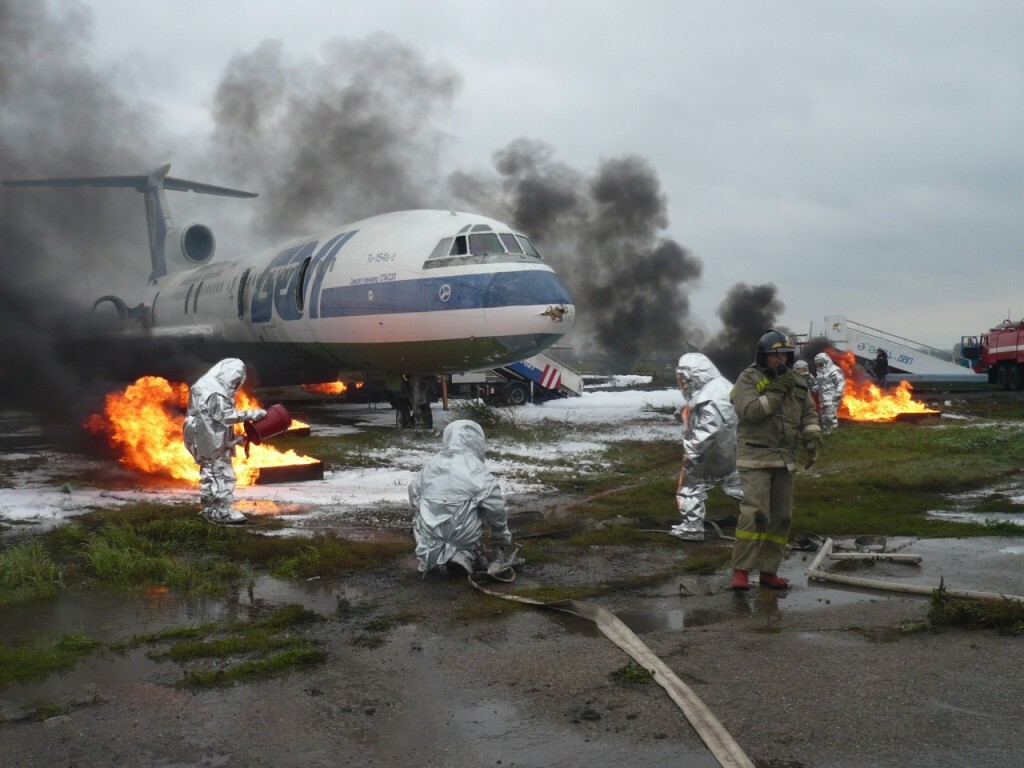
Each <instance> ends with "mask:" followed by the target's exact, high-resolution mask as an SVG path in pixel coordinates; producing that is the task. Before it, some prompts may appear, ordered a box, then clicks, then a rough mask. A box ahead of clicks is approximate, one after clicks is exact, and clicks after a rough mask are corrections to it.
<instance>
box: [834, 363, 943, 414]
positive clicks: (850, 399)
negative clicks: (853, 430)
mask: <svg viewBox="0 0 1024 768" xmlns="http://www.w3.org/2000/svg"><path fill="white" fill-rule="evenodd" d="M825 353H826V354H827V355H828V356H829V357H831V358H832V361H833V362H834V363H835V364H836V365H838V366H839V367H840V368H841V369H842V371H843V376H844V377H845V378H846V389H845V390H844V391H843V402H842V403H841V404H840V406H839V418H841V419H849V420H851V421H895V420H896V419H897V417H899V416H900V415H901V414H904V413H920V414H929V413H934V414H937V413H939V412H938V411H936V410H934V409H932V408H929V407H928V406H926V405H925V404H924V403H919V402H917V401H916V400H914V399H913V387H911V386H910V382H907V381H901V382H900V383H899V384H898V385H897V386H895V387H893V388H891V389H884V390H883V389H879V388H878V385H877V384H875V383H874V382H872V381H871V380H870V379H869V378H867V375H866V374H865V373H864V370H863V369H862V368H861V367H860V366H859V365H857V358H855V357H854V355H853V353H852V352H850V351H846V352H839V351H838V350H835V349H827V350H825Z"/></svg>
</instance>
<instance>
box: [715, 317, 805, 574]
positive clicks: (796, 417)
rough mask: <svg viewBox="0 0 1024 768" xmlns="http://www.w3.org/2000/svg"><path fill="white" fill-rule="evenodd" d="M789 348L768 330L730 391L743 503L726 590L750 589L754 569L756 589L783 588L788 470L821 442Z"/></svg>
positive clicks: (785, 340) (790, 472)
mask: <svg viewBox="0 0 1024 768" xmlns="http://www.w3.org/2000/svg"><path fill="white" fill-rule="evenodd" d="M794 356H795V350H794V348H793V344H792V343H791V342H790V340H789V337H788V336H786V334H784V333H782V332H781V331H776V330H771V331H767V332H766V333H765V334H764V335H763V336H761V338H760V339H759V340H758V342H757V353H756V355H755V358H754V364H753V365H751V366H749V367H748V368H746V369H745V370H744V371H743V372H742V373H741V374H740V376H739V378H738V379H737V380H736V386H735V387H733V390H732V398H731V399H732V404H733V407H734V408H735V409H736V416H737V418H738V419H739V423H738V425H737V430H736V468H737V469H738V470H739V473H740V480H741V482H742V484H743V501H742V502H741V503H740V518H739V522H738V523H737V525H736V544H735V546H734V547H733V552H732V567H733V580H732V588H733V589H735V590H747V589H749V588H750V581H749V573H750V571H751V570H755V569H756V570H757V571H759V576H760V578H759V580H758V581H759V583H760V585H761V586H762V587H770V588H772V589H786V588H787V587H788V586H789V582H788V581H786V580H785V579H783V578H781V577H779V576H778V570H779V566H780V565H781V564H782V558H783V555H784V554H785V550H786V542H787V541H788V539H789V528H790V523H791V518H792V515H793V475H794V474H795V472H796V469H797V450H798V448H799V446H800V444H801V443H802V444H803V447H804V449H805V450H806V451H807V462H806V465H805V468H810V466H811V464H813V463H814V462H815V460H816V459H817V457H818V449H819V448H820V447H821V427H820V426H819V424H818V414H817V412H816V411H815V409H814V401H813V400H812V398H811V393H810V391H809V390H808V389H807V384H806V382H805V381H804V379H803V377H801V376H799V375H797V374H796V373H795V372H794V371H793V368H792V365H793V358H794Z"/></svg>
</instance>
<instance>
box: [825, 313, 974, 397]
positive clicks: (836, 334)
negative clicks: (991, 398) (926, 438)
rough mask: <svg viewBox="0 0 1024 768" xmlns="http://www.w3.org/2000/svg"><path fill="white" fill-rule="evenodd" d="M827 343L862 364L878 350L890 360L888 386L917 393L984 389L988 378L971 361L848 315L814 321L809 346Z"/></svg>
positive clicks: (830, 316) (832, 316)
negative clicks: (903, 385)
mask: <svg viewBox="0 0 1024 768" xmlns="http://www.w3.org/2000/svg"><path fill="white" fill-rule="evenodd" d="M821 338H824V339H826V340H827V341H828V342H829V344H830V345H832V346H833V347H835V348H836V349H838V350H840V351H843V352H847V351H848V352H852V353H853V354H854V356H855V357H857V358H858V360H859V362H860V363H861V364H865V363H868V362H871V361H873V360H874V359H875V354H876V353H877V352H878V350H879V349H884V350H885V353H886V355H888V357H889V382H890V383H894V382H897V381H901V380H906V381H909V382H910V383H911V384H912V385H913V387H914V388H915V389H932V390H965V389H985V388H986V387H987V386H988V377H987V376H985V375H983V374H978V373H975V372H974V371H973V370H971V367H970V361H969V360H966V359H964V358H963V357H960V356H959V355H956V354H954V353H953V351H952V350H950V351H946V350H942V349H936V348H935V347H930V346H928V345H927V344H921V343H920V342H916V341H911V340H910V339H907V338H904V337H903V336H898V335H896V334H893V333H889V332H887V331H881V330H879V329H878V328H872V327H871V326H870V325H863V324H862V323H856V322H854V321H853V320H848V319H847V318H846V316H845V315H825V316H824V317H816V318H814V319H813V320H811V327H810V331H809V333H808V334H807V342H808V343H813V342H815V341H816V340H818V339H821Z"/></svg>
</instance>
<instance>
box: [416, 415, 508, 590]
mask: <svg viewBox="0 0 1024 768" xmlns="http://www.w3.org/2000/svg"><path fill="white" fill-rule="evenodd" d="M485 451H486V442H485V439H484V431H483V429H481V427H480V425H479V424H477V423H476V422H475V421H470V420H468V419H459V420H458V421H453V422H452V423H451V424H449V425H448V426H447V427H445V429H444V433H443V435H442V437H441V453H439V454H438V455H436V456H434V457H433V458H431V459H430V460H429V461H428V462H427V463H426V465H425V466H424V467H423V469H422V470H420V473H419V474H418V475H416V477H415V478H413V480H412V482H411V483H409V501H410V502H411V503H412V506H413V507H414V508H415V509H416V514H415V517H414V519H413V527H412V531H413V536H414V537H415V538H416V557H417V559H418V560H419V569H420V571H422V572H423V574H424V575H426V573H427V572H428V571H431V570H433V569H434V568H439V567H441V566H445V567H446V568H447V570H448V572H449V573H453V574H457V573H461V572H463V571H465V572H467V573H472V572H473V571H475V570H485V569H486V568H487V564H486V563H484V562H483V560H482V559H481V556H482V554H483V544H482V542H481V538H482V536H483V530H484V525H487V527H488V529H489V532H490V536H491V541H492V542H495V543H497V546H498V549H499V550H500V551H504V550H505V548H507V547H508V546H509V545H510V544H511V543H512V533H511V532H510V531H509V529H508V510H507V509H506V508H505V495H504V494H503V493H502V492H501V486H500V485H498V481H497V479H495V477H494V475H492V474H491V472H490V470H489V469H487V467H486V466H485V464H484V454H485Z"/></svg>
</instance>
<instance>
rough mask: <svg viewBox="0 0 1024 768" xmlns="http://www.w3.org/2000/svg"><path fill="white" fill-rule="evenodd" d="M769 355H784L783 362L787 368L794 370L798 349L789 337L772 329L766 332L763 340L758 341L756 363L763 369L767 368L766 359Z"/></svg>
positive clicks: (762, 337)
mask: <svg viewBox="0 0 1024 768" xmlns="http://www.w3.org/2000/svg"><path fill="white" fill-rule="evenodd" d="M769 354H779V355H782V360H783V362H784V363H785V364H786V366H787V367H789V368H792V367H793V360H794V358H795V357H796V348H795V347H794V346H793V342H792V341H790V340H789V336H787V335H786V334H784V333H783V332H782V331H776V330H775V329H772V330H770V331H765V332H764V334H763V335H762V336H761V338H760V339H758V340H757V355H755V357H754V362H755V363H757V365H760V366H761V367H766V366H765V363H764V358H765V355H769Z"/></svg>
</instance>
